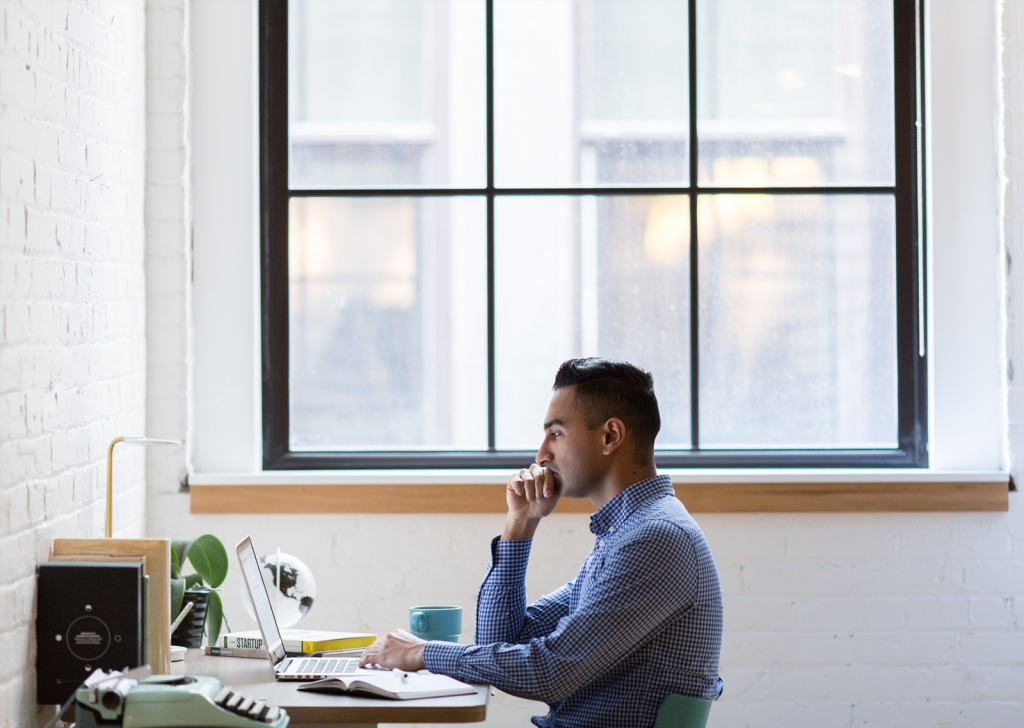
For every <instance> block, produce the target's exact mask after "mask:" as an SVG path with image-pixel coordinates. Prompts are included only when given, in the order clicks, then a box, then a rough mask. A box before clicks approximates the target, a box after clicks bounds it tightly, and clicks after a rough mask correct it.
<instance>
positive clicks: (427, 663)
mask: <svg viewBox="0 0 1024 728" xmlns="http://www.w3.org/2000/svg"><path fill="white" fill-rule="evenodd" d="M469 647H470V645H460V644H456V643H455V642H441V641H438V640H433V641H431V642H427V644H425V645H423V665H424V667H426V668H427V669H428V670H430V671H431V672H435V673H437V674H439V675H449V676H451V677H454V676H456V675H457V674H458V670H459V660H461V659H462V655H463V653H464V652H465V651H466V650H467V649H469Z"/></svg>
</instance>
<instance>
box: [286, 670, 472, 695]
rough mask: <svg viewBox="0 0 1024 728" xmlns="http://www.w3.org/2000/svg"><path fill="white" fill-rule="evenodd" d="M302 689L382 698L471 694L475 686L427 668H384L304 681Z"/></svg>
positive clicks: (300, 688)
mask: <svg viewBox="0 0 1024 728" xmlns="http://www.w3.org/2000/svg"><path fill="white" fill-rule="evenodd" d="M298 689H299V690H309V691H313V692H324V693H367V694H369V695H376V696H377V697H380V698H392V699H394V700H413V699H415V698H441V697H444V696H446V695H471V694H472V693H473V692H475V691H474V690H473V686H472V685H467V684H466V683H464V682H459V681H458V680H456V679H454V678H450V677H447V676H445V675H434V674H433V673H429V672H426V671H423V672H420V673H416V672H405V673H403V672H400V671H398V670H395V671H392V672H383V673H381V674H380V675H352V676H349V677H328V678H324V679H323V680H316V681H315V682H309V683H303V684H302V685H300V686H299V688H298Z"/></svg>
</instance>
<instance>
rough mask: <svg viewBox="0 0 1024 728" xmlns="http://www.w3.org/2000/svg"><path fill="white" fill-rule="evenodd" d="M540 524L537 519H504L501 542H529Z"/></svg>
mask: <svg viewBox="0 0 1024 728" xmlns="http://www.w3.org/2000/svg"><path fill="white" fill-rule="evenodd" d="M539 524H540V519H539V518H524V519H522V520H513V519H511V518H507V519H505V530H504V531H502V533H501V540H502V541H529V540H530V539H532V538H533V534H535V533H536V532H537V526H538V525H539Z"/></svg>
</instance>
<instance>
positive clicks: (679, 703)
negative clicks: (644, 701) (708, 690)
mask: <svg viewBox="0 0 1024 728" xmlns="http://www.w3.org/2000/svg"><path fill="white" fill-rule="evenodd" d="M709 713H711V701H710V700H701V699H700V698H688V697H686V696H685V695H666V696H665V699H664V700H663V701H662V703H661V710H659V711H658V720H657V721H656V722H655V723H654V728H704V726H706V725H707V722H708V714H709Z"/></svg>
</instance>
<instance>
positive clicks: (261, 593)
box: [238, 536, 285, 665]
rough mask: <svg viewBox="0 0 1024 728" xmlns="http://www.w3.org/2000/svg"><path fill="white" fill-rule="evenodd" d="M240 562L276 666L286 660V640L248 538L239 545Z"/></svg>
mask: <svg viewBox="0 0 1024 728" xmlns="http://www.w3.org/2000/svg"><path fill="white" fill-rule="evenodd" d="M238 560H239V562H241V564H242V575H243V577H244V579H245V585H246V587H247V588H248V589H249V598H250V599H252V606H253V610H254V611H255V612H256V621H257V622H259V625H260V631H261V632H262V633H263V641H264V642H266V643H267V653H268V654H269V655H270V660H271V662H273V663H274V664H275V665H276V664H277V663H279V662H280V661H281V660H283V659H284V658H285V651H284V640H282V639H281V633H280V632H279V631H278V629H277V620H276V619H275V618H274V609H273V608H272V607H271V606H270V595H269V594H267V585H266V584H264V583H263V575H262V574H261V573H260V563H259V561H257V560H256V551H255V550H254V549H253V547H252V541H250V540H249V537H248V536H246V538H245V540H244V541H242V542H241V543H240V544H238Z"/></svg>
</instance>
